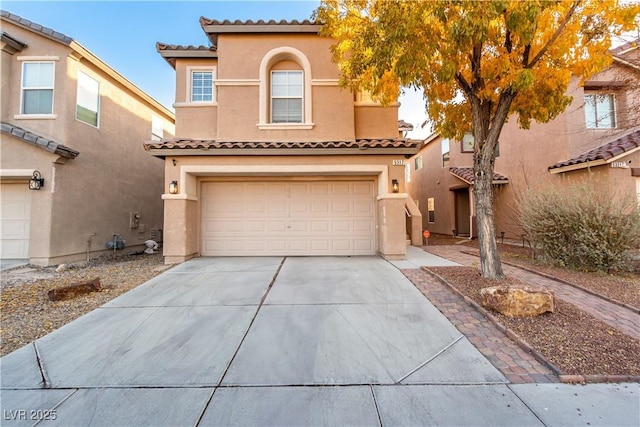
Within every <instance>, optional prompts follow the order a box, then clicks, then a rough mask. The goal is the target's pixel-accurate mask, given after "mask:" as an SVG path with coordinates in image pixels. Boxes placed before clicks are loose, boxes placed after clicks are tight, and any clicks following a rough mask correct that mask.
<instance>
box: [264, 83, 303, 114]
mask: <svg viewBox="0 0 640 427" xmlns="http://www.w3.org/2000/svg"><path fill="white" fill-rule="evenodd" d="M302 83H303V79H302V71H272V72H271V123H302V117H303V114H302V94H303V90H302Z"/></svg>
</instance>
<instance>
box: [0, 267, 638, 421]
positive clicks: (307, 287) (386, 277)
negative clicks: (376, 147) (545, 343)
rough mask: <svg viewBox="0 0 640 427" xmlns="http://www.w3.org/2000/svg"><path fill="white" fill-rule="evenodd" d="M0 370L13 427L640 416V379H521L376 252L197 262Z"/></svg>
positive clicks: (0, 363)
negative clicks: (513, 380) (514, 380)
mask: <svg viewBox="0 0 640 427" xmlns="http://www.w3.org/2000/svg"><path fill="white" fill-rule="evenodd" d="M436 261H438V260H436ZM409 262H412V264H413V265H416V264H415V263H416V262H417V263H418V264H419V262H418V261H409ZM438 262H439V261H438ZM0 369H1V374H2V377H1V386H2V390H1V391H0V393H1V396H0V397H1V402H2V425H3V426H4V425H7V426H8V425H34V424H36V423H38V425H49V424H51V425H64V426H73V425H118V426H126V425H136V426H138V425H189V426H193V425H345V424H358V425H380V424H381V425H426V424H429V425H433V424H436V425H544V424H546V425H557V424H561V425H586V424H587V423H591V425H638V423H639V422H640V420H639V419H638V417H639V415H638V396H639V395H640V385H638V384H622V385H612V384H599V385H588V386H570V385H563V384H540V385H536V384H520V385H514V384H510V383H509V381H508V380H507V379H506V378H505V377H504V376H503V375H502V374H501V373H500V372H499V371H498V370H497V369H496V368H495V367H493V366H492V365H491V364H490V363H489V362H488V361H487V359H486V358H485V357H483V356H482V355H481V354H480V353H479V352H478V351H477V350H476V348H475V347H474V346H473V345H471V344H470V343H469V341H468V340H467V339H466V338H465V337H464V336H463V335H462V334H460V332H459V331H458V330H457V329H456V328H454V327H453V326H452V325H451V323H450V322H449V321H447V320H446V318H445V317H444V316H443V315H442V314H441V313H440V312H439V311H438V310H436V309H435V308H434V307H433V305H432V304H431V303H430V302H429V301H428V300H427V299H426V298H424V296H423V295H422V294H421V293H420V292H419V291H418V290H417V289H416V288H415V287H414V286H413V285H412V284H411V283H410V282H409V281H408V280H407V279H406V278H405V277H404V275H403V274H402V273H401V272H400V271H399V270H398V269H397V268H395V267H394V266H393V265H391V264H390V263H388V262H386V261H384V260H382V259H380V258H377V257H335V258H334V257H322V258H315V257H313V258H278V257H274V258H199V259H194V260H191V261H189V262H186V263H184V264H181V265H179V266H177V267H175V268H173V269H171V270H169V271H167V272H165V273H163V274H161V275H160V276H157V277H156V278H154V279H152V280H150V281H149V282H147V283H146V284H144V285H141V286H140V287H138V288H136V289H134V290H133V291H131V292H129V293H127V294H124V295H122V296H121V297H119V298H117V299H115V300H113V301H111V302H110V303H108V304H106V305H105V306H103V307H101V308H99V309H97V310H94V311H93V312H91V313H89V314H87V315H85V316H83V317H81V318H79V319H77V320H76V321H74V322H71V323H69V324H68V325H66V326H64V327H62V328H60V329H59V330H57V331H55V332H53V333H51V334H49V335H47V336H45V337H43V338H41V339H39V340H37V341H36V342H35V343H34V344H32V345H29V346H25V347H23V348H21V349H19V350H17V351H15V352H13V353H11V354H9V355H7V356H5V357H3V358H2V359H0ZM54 418H55V419H54Z"/></svg>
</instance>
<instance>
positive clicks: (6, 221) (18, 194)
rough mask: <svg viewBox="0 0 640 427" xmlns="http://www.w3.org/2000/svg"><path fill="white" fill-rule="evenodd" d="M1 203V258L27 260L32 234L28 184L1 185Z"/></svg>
mask: <svg viewBox="0 0 640 427" xmlns="http://www.w3.org/2000/svg"><path fill="white" fill-rule="evenodd" d="M0 202H1V203H0V209H1V210H0V258H4V259H26V258H28V257H29V236H30V232H31V220H30V217H31V194H30V193H29V188H28V186H27V184H26V183H24V184H0Z"/></svg>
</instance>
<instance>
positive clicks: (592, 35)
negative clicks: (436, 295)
mask: <svg viewBox="0 0 640 427" xmlns="http://www.w3.org/2000/svg"><path fill="white" fill-rule="evenodd" d="M639 11H640V6H639V5H638V4H637V3H635V4H625V3H623V2H619V1H617V0H554V1H550V0H537V1H536V0H528V1H518V0H512V1H497V0H496V1H453V0H441V1H401V0H322V1H321V5H320V7H319V8H318V9H317V11H316V13H315V18H316V19H317V20H318V21H319V22H320V23H322V24H323V29H322V32H321V33H322V34H323V35H325V36H329V37H332V38H333V39H334V40H335V41H336V44H335V45H334V46H333V47H332V54H333V59H334V61H335V62H336V63H337V65H338V67H339V69H340V72H341V79H342V83H343V84H344V85H348V86H351V87H352V88H353V89H355V90H365V91H369V92H371V94H372V95H373V96H374V97H375V98H377V99H378V100H380V101H381V102H382V103H389V102H393V101H395V100H396V99H397V97H398V95H399V91H400V88H401V87H416V88H422V89H423V90H424V96H425V101H426V106H427V107H426V109H427V113H428V115H429V117H430V118H431V120H432V121H433V122H434V127H435V130H436V131H437V132H439V133H440V134H441V135H442V136H444V137H455V138H458V139H460V138H462V136H463V135H464V134H465V133H466V132H470V131H472V132H473V135H474V141H475V142H474V153H473V161H474V165H473V169H474V187H473V192H474V196H475V203H476V215H477V229H478V241H479V244H480V259H481V269H482V275H483V276H484V277H487V278H493V279H504V277H505V276H504V273H503V271H502V265H501V263H500V257H499V254H498V250H497V244H496V238H495V226H494V213H493V191H492V181H493V171H494V162H495V152H496V150H495V148H496V145H497V144H498V139H499V137H500V133H501V130H502V127H503V125H504V123H505V121H506V120H507V119H508V118H509V117H510V116H513V117H515V118H517V120H518V122H519V124H520V127H522V128H524V129H528V128H529V126H530V124H531V120H536V121H537V122H541V123H546V122H548V121H550V120H553V119H554V118H555V117H556V116H558V114H560V113H561V112H563V111H564V110H565V108H566V107H567V106H568V105H569V103H570V102H571V98H570V97H569V96H567V95H566V92H567V86H568V85H569V82H570V80H571V78H572V76H578V77H580V78H582V79H583V80H584V79H586V78H588V77H589V76H590V75H593V74H595V73H597V72H599V71H601V70H602V69H603V68H605V67H606V66H607V65H609V63H610V61H611V57H610V54H609V53H608V50H609V48H610V47H611V37H612V36H613V35H619V34H621V33H622V32H625V31H629V30H632V29H634V27H635V25H636V24H635V20H636V19H637V17H638V14H639Z"/></svg>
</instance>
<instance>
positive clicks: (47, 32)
mask: <svg viewBox="0 0 640 427" xmlns="http://www.w3.org/2000/svg"><path fill="white" fill-rule="evenodd" d="M0 16H2V19H6V20H7V21H11V22H13V23H14V24H16V25H19V26H21V27H24V28H26V29H28V30H31V31H35V32H38V33H40V34H42V35H43V36H45V37H48V38H50V39H53V40H56V41H59V42H61V43H64V44H67V45H68V44H70V43H71V42H72V41H73V39H72V38H71V37H69V36H66V35H64V34H62V33H59V32H57V31H54V30H52V29H51V28H47V27H43V26H42V25H40V24H36V23H35V22H31V21H29V20H28V19H24V18H22V17H21V16H18V15H15V14H13V13H10V12H7V11H6V10H0Z"/></svg>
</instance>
